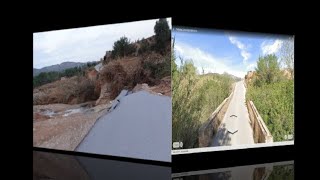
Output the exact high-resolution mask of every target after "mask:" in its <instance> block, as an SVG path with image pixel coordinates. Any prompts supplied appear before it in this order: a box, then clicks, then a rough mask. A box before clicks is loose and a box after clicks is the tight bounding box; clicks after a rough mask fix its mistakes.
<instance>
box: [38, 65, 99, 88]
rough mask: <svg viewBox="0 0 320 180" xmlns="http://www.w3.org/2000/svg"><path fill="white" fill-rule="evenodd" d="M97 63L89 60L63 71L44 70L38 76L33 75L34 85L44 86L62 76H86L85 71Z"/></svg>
mask: <svg viewBox="0 0 320 180" xmlns="http://www.w3.org/2000/svg"><path fill="white" fill-rule="evenodd" d="M95 65H97V62H88V63H87V64H85V65H83V66H80V67H74V68H69V69H65V70H64V71H62V72H57V71H51V72H42V73H40V74H38V75H37V76H35V77H33V87H34V88H35V87H38V86H42V85H44V84H48V83H51V82H54V81H57V80H60V79H61V77H72V76H84V75H85V71H86V70H87V69H88V68H91V67H93V66H95Z"/></svg>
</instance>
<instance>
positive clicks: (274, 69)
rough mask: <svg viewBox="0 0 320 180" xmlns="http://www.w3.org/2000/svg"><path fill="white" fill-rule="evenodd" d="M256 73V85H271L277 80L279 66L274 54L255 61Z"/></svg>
mask: <svg viewBox="0 0 320 180" xmlns="http://www.w3.org/2000/svg"><path fill="white" fill-rule="evenodd" d="M256 72H257V76H258V79H257V80H256V82H255V83H256V85H260V84H261V83H267V84H270V83H273V82H276V81H278V80H279V76H280V65H279V62H278V58H277V56H276V55H274V54H269V55H266V56H262V57H259V60H258V61H257V67H256Z"/></svg>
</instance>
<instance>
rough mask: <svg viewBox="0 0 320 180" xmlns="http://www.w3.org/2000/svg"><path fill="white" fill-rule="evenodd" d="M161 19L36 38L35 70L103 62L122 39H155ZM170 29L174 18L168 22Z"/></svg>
mask: <svg viewBox="0 0 320 180" xmlns="http://www.w3.org/2000/svg"><path fill="white" fill-rule="evenodd" d="M157 20H158V19H153V20H146V21H136V22H129V23H118V24H110V25H100V26H92V27H83V28H74V29H66V30H57V31H48V32H40V33H34V34H33V56H34V57H33V63H34V64H33V66H34V67H35V68H42V67H44V66H50V65H54V64H60V63H62V62H65V61H76V62H87V61H97V60H99V59H100V58H102V57H103V56H104V54H105V52H106V51H107V50H111V49H112V46H113V43H114V41H116V40H118V39H119V38H120V37H121V36H126V37H128V38H129V39H130V40H131V41H135V40H137V39H141V38H147V37H150V36H152V35H154V29H153V28H154V25H155V22H156V21H157ZM167 20H168V23H169V26H170V27H172V25H171V18H167Z"/></svg>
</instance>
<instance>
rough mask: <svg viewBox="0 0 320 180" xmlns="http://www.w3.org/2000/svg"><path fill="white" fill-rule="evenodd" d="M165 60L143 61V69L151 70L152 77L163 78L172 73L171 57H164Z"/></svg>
mask: <svg viewBox="0 0 320 180" xmlns="http://www.w3.org/2000/svg"><path fill="white" fill-rule="evenodd" d="M163 58H165V60H164V61H162V62H160V63H154V62H150V61H145V62H144V63H143V69H145V70H149V71H150V72H151V76H152V78H155V79H161V78H163V77H166V76H170V75H171V62H170V57H163Z"/></svg>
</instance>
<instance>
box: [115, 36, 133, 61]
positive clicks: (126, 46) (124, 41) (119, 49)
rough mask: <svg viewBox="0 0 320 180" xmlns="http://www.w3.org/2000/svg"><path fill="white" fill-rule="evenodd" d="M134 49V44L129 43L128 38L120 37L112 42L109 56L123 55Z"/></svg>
mask: <svg viewBox="0 0 320 180" xmlns="http://www.w3.org/2000/svg"><path fill="white" fill-rule="evenodd" d="M135 50H136V48H135V46H134V45H133V44H131V42H130V40H129V39H128V38H127V37H121V38H120V39H119V40H118V41H116V42H114V44H113V50H112V52H111V57H112V58H119V57H124V56H127V55H129V54H132V53H134V52H135Z"/></svg>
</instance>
